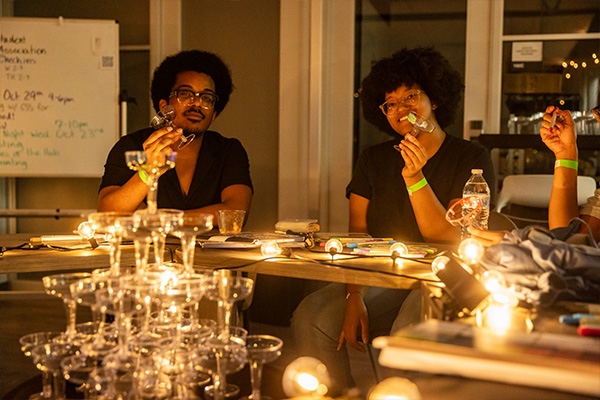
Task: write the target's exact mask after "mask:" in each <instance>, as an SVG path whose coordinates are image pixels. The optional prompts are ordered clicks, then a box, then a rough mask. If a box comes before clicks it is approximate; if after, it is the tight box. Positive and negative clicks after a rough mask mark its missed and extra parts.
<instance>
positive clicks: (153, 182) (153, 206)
mask: <svg viewBox="0 0 600 400" xmlns="http://www.w3.org/2000/svg"><path fill="white" fill-rule="evenodd" d="M147 174H148V180H147V185H148V195H147V196H146V203H147V206H148V212H149V213H150V214H156V211H157V210H158V206H157V203H156V199H157V192H158V173H156V172H152V171H148V173H147Z"/></svg>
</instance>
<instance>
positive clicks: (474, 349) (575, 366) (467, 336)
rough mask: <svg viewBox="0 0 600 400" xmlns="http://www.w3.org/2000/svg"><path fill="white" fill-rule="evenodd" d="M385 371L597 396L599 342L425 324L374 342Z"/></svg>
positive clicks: (456, 324)
mask: <svg viewBox="0 0 600 400" xmlns="http://www.w3.org/2000/svg"><path fill="white" fill-rule="evenodd" d="M373 346H375V347H376V348H380V349H381V354H380V357H379V362H380V363H381V365H383V366H386V367H391V368H398V369H405V370H415V371H423V372H428V373H436V374H447V375H459V376H463V377H468V378H475V379H485V380H492V381H500V382H506V383H510V384H518V385H526V386H535V387H543V388H550V389H555V390H560V391H565V392H573V393H581V394H586V395H593V396H600V339H598V338H591V337H581V336H577V335H562V334H554V333H543V332H532V333H528V334H527V333H507V334H506V335H495V334H493V333H492V332H491V331H489V330H487V329H483V328H478V327H476V326H473V325H469V324H465V323H459V322H446V321H439V320H429V321H426V322H423V323H421V324H418V325H415V326H412V327H408V328H405V329H402V330H400V331H399V332H397V334H396V335H394V336H386V337H378V338H376V339H375V340H373Z"/></svg>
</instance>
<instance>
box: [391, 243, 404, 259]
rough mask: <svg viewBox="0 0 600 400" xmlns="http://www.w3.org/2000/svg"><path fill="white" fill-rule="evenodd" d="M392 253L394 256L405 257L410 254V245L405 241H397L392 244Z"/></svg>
mask: <svg viewBox="0 0 600 400" xmlns="http://www.w3.org/2000/svg"><path fill="white" fill-rule="evenodd" d="M394 253H395V254H394ZM390 254H391V255H392V257H394V258H395V257H404V256H406V255H407V254H408V247H407V246H406V245H405V244H404V243H401V242H396V243H394V244H392V245H391V246H390Z"/></svg>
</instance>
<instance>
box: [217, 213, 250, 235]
mask: <svg viewBox="0 0 600 400" xmlns="http://www.w3.org/2000/svg"><path fill="white" fill-rule="evenodd" d="M245 216H246V211H244V210H219V233H240V232H241V231H242V226H243V225H244V217H245Z"/></svg>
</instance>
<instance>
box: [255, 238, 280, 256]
mask: <svg viewBox="0 0 600 400" xmlns="http://www.w3.org/2000/svg"><path fill="white" fill-rule="evenodd" d="M260 252H261V254H262V255H263V257H267V258H269V257H276V256H278V255H279V254H281V247H279V245H278V244H277V242H276V241H275V240H268V241H266V242H264V243H263V244H262V245H261V246H260Z"/></svg>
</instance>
